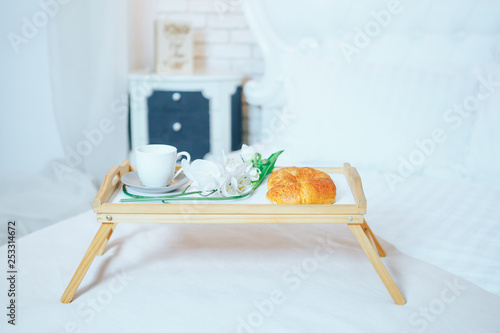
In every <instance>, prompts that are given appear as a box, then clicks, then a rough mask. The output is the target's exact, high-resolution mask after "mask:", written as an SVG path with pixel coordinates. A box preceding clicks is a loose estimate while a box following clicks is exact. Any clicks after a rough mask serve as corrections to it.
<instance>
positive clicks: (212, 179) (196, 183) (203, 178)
mask: <svg viewBox="0 0 500 333" xmlns="http://www.w3.org/2000/svg"><path fill="white" fill-rule="evenodd" d="M181 166H182V171H184V173H185V174H186V176H187V177H188V178H189V179H191V180H192V181H193V183H192V184H191V186H193V187H196V188H198V189H199V190H201V191H203V192H209V191H213V190H215V189H219V187H220V186H221V185H222V183H224V181H225V180H226V178H225V177H224V176H223V175H222V172H221V171H222V170H221V168H220V166H219V165H217V164H216V163H214V162H210V161H206V160H195V161H193V163H191V165H189V163H188V162H187V161H186V160H182V161H181Z"/></svg>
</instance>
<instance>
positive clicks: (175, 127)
mask: <svg viewBox="0 0 500 333" xmlns="http://www.w3.org/2000/svg"><path fill="white" fill-rule="evenodd" d="M181 128H182V125H181V123H174V124H173V125H172V129H173V130H174V132H179V131H180V130H181Z"/></svg>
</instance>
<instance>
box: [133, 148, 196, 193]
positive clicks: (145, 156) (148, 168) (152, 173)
mask: <svg viewBox="0 0 500 333" xmlns="http://www.w3.org/2000/svg"><path fill="white" fill-rule="evenodd" d="M181 156H186V158H187V161H188V162H190V161H191V155H189V153H187V152H185V151H183V152H180V153H178V154H177V148H175V147H174V146H169V145H145V146H141V147H137V148H136V149H135V158H136V161H137V173H138V174H139V178H140V179H141V182H142V183H143V184H144V185H145V186H148V187H161V186H166V185H168V184H170V182H171V181H172V179H174V178H175V177H177V176H178V175H179V174H180V173H181V171H182V169H181V168H180V169H179V170H178V171H177V172H176V173H175V174H174V172H175V164H176V162H177V160H178V159H179V157H181Z"/></svg>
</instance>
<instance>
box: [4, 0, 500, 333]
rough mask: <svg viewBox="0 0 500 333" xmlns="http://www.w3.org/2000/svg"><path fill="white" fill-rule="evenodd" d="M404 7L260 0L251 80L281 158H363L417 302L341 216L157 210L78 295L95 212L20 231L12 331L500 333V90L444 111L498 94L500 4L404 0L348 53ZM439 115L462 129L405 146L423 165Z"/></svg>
mask: <svg viewBox="0 0 500 333" xmlns="http://www.w3.org/2000/svg"><path fill="white" fill-rule="evenodd" d="M393 3H394V2H384V1H361V0H356V1H351V2H341V1H323V0H321V1H320V0H312V1H308V2H303V3H302V2H289V1H284V0H279V1H278V0H273V1H263V0H262V1H257V0H255V1H251V2H250V1H247V2H245V3H244V8H245V15H246V16H247V19H248V22H249V25H250V28H251V29H252V31H253V32H254V34H255V37H256V39H257V41H258V42H259V45H260V46H261V49H262V53H263V55H264V59H265V62H266V73H265V75H264V77H263V79H262V80H261V81H251V82H250V83H248V84H247V86H246V88H245V93H246V98H247V100H248V101H249V103H251V104H253V105H260V106H261V107H262V109H263V111H262V113H263V115H264V116H265V119H264V122H263V124H264V125H263V127H264V130H266V129H267V130H268V131H267V135H265V136H263V140H262V142H261V144H260V145H257V148H258V149H260V150H262V151H263V152H265V153H268V152H271V151H274V150H277V149H281V148H285V154H284V155H283V156H282V157H280V159H279V164H281V165H287V164H290V163H294V164H303V165H305V164H307V165H323V166H340V165H341V164H342V163H343V162H350V163H351V164H352V165H353V166H356V167H358V170H359V171H360V174H361V178H362V180H363V187H364V190H365V193H366V197H367V201H368V214H367V215H366V219H367V221H368V223H369V224H370V226H371V228H372V230H373V231H374V233H375V234H376V235H377V237H378V238H379V240H380V241H381V243H382V246H383V247H384V249H385V250H386V252H387V256H386V257H385V258H384V259H383V262H384V264H385V265H386V267H387V269H388V270H389V272H390V274H391V275H392V277H393V278H394V281H395V282H396V284H397V285H398V287H399V288H400V290H401V292H402V293H403V295H404V296H405V298H406V300H407V303H406V304H405V305H403V306H399V305H395V304H394V302H393V301H392V299H391V297H390V296H389V294H388V293H387V290H386V289H385V287H384V286H383V284H382V283H381V281H380V279H379V278H378V276H377V275H376V273H375V271H374V270H373V268H372V266H371V265H370V263H369V261H368V260H367V259H366V257H365V255H364V253H363V252H362V250H361V249H360V248H359V246H358V244H357V243H356V241H355V238H354V237H353V235H352V233H351V232H350V231H349V229H348V228H346V227H345V226H342V225H156V224H146V225H136V224H120V225H119V226H118V227H117V229H116V231H115V232H114V234H113V237H112V238H111V240H110V243H109V245H108V249H107V251H106V252H105V253H104V255H103V256H102V257H98V258H97V259H96V260H95V261H94V263H93V265H92V266H91V268H90V270H89V272H88V273H87V275H86V277H85V279H84V280H83V283H82V285H81V286H80V289H79V291H78V292H77V294H76V298H75V299H74V301H73V302H72V303H70V304H62V303H61V302H60V300H59V298H60V296H61V295H62V293H63V291H64V289H65V287H66V285H67V283H68V282H69V279H70V278H71V276H72V274H73V273H74V270H75V269H76V265H77V264H78V262H79V261H80V260H81V258H82V256H83V254H84V252H85V249H86V248H87V247H88V245H89V243H90V241H91V239H92V237H93V236H94V234H95V232H96V230H97V228H98V224H97V222H96V221H95V216H94V214H93V213H92V212H91V211H88V212H86V213H84V214H81V215H78V216H75V217H73V218H70V219H68V220H65V221H62V222H60V223H58V224H56V225H53V226H51V227H49V228H46V229H43V230H40V231H37V232H35V233H33V234H30V235H28V236H26V237H23V238H22V239H20V240H19V242H18V248H19V253H20V256H19V281H18V288H19V297H18V304H19V308H18V315H19V317H18V320H19V321H18V326H17V327H16V328H15V329H13V328H12V327H11V326H8V325H7V324H6V323H5V320H2V324H1V325H3V326H2V327H5V328H7V329H8V331H13V332H15V331H19V332H31V331H35V330H36V331H37V332H110V331H111V332H137V331H145V332H159V331H160V332H163V331H168V332H218V333H219V332H239V333H243V332H244V333H253V332H273V333H277V332H331V331H339V332H498V330H499V329H500V317H499V316H498V313H499V312H500V245H499V244H500V243H499V241H498V239H499V237H500V220H499V216H500V215H499V213H500V208H499V205H498V202H499V200H500V178H499V175H500V173H499V172H498V171H500V170H499V168H498V165H499V162H500V161H499V158H498V155H497V154H495V149H496V148H495V147H498V145H499V144H500V135H499V134H498V131H497V129H498V126H499V125H500V112H498V110H499V109H500V93H499V91H498V90H496V86H495V84H492V85H490V86H489V88H491V89H492V91H491V92H490V93H491V94H490V95H489V96H488V98H487V99H486V100H484V101H483V100H482V101H481V103H480V104H479V105H478V107H477V108H475V109H474V110H473V111H471V112H468V113H467V117H465V116H462V117H461V118H460V121H461V122H460V125H458V126H456V127H454V125H456V124H458V120H457V118H454V119H455V120H453V121H447V120H446V117H445V116H443V115H444V114H445V113H446V112H448V110H449V109H452V110H453V105H454V104H456V103H465V101H466V100H467V98H468V97H469V96H476V95H475V94H477V93H478V92H482V93H485V92H486V91H487V88H488V87H486V86H485V85H484V84H483V83H482V82H481V80H480V79H478V77H481V78H486V79H487V80H488V78H489V75H490V74H491V75H493V76H492V77H491V80H493V82H496V81H495V80H496V79H495V77H496V76H495V75H496V73H498V72H497V70H498V63H499V59H500V56H499V55H498V51H499V49H498V40H499V31H500V21H499V20H498V19H497V18H498V17H499V16H500V3H497V2H492V1H486V0H481V1H472V0H470V1H454V2H449V1H419V2H414V1H412V2H410V1H401V2H400V3H399V6H400V7H401V8H403V9H402V10H400V11H398V10H396V11H395V12H397V14H393V15H392V20H391V23H389V24H388V25H387V26H384V27H383V29H382V30H381V32H380V34H378V35H377V36H375V37H373V38H372V40H371V42H370V45H369V46H367V47H365V48H360V52H359V53H356V54H355V55H353V58H352V59H351V61H350V62H347V58H346V57H345V56H344V54H343V53H342V51H339V50H340V48H339V45H340V43H342V42H345V43H354V41H353V39H352V38H355V36H356V29H357V27H360V28H361V29H363V28H364V27H365V25H366V24H367V23H369V22H371V21H373V20H375V19H374V17H373V15H372V14H371V12H372V11H374V12H377V13H380V11H381V10H389V7H388V6H392V7H390V8H392V9H394V5H389V4H393ZM400 7H398V8H400ZM498 81H500V80H498ZM485 89H486V90H485ZM283 109H284V110H285V111H284V112H285V113H284V116H283ZM447 114H448V116H455V117H456V116H459V115H460V114H458V113H447ZM464 114H465V113H464ZM286 120H289V121H288V122H287V121H286ZM436 129H442V130H443V131H444V133H445V134H446V136H447V139H446V140H444V141H443V140H442V142H436V141H435V149H434V150H433V151H432V152H431V153H429V154H425V152H424V159H423V161H422V163H420V162H419V163H418V165H417V166H414V167H413V168H412V167H411V166H410V167H409V168H408V166H407V165H406V167H407V168H406V169H405V167H404V165H405V164H404V162H401V161H402V160H401V158H400V156H402V158H403V159H406V160H407V161H409V160H410V159H411V158H412V156H413V158H412V160H413V161H414V162H415V161H417V157H418V156H417V155H419V154H418V153H415V151H417V150H419V149H420V151H423V149H422V148H421V147H420V146H419V145H418V144H416V143H415V141H418V142H419V143H422V142H428V141H425V140H427V139H429V138H431V139H433V140H434V139H435V138H437V139H438V141H439V137H440V136H439V135H433V133H434V131H435V130H436ZM264 132H266V131H264ZM438 134H439V133H438ZM441 134H442V133H441ZM441 136H442V135H441ZM429 149H430V148H429ZM412 154H413V155H412ZM419 156H420V155H419ZM117 163H118V161H117ZM402 165H403V166H402ZM413 169H414V170H413ZM398 177H399V178H398ZM1 249H2V251H1V253H5V251H6V248H5V247H2V248H1ZM318 253H321V255H320V256H318ZM300 267H302V268H300ZM299 268H300V270H301V271H300V272H297V269H299ZM4 287H5V280H4V281H3V282H2V285H1V288H2V290H4V289H5V288H4ZM3 297H5V296H3Z"/></svg>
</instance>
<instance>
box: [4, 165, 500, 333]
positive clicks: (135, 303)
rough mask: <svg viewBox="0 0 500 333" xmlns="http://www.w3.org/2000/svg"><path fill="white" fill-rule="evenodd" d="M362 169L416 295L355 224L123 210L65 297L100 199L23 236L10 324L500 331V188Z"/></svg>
mask: <svg viewBox="0 0 500 333" xmlns="http://www.w3.org/2000/svg"><path fill="white" fill-rule="evenodd" d="M362 178H363V180H364V187H365V191H366V193H367V197H368V209H369V214H368V216H367V221H368V223H369V224H370V226H371V227H372V229H373V231H374V232H375V234H376V235H377V236H378V237H379V240H380V241H381V243H382V246H384V248H385V249H386V252H387V257H386V258H384V259H383V261H384V263H385V265H386V266H387V268H388V270H389V272H390V273H391V275H392V277H393V278H394V280H395V282H396V283H397V285H398V286H399V288H400V289H401V291H402V293H403V295H404V296H405V297H406V299H407V304H406V305H404V306H398V305H395V304H394V303H393V301H392V299H391V297H390V296H389V294H388V292H387V290H386V289H385V287H384V286H383V285H382V283H381V281H380V279H379V278H378V276H377V275H376V273H375V271H374V270H373V268H372V266H371V265H370V263H369V261H368V259H367V258H366V257H365V255H364V253H363V252H362V250H361V249H360V248H359V245H358V244H357V242H356V240H355V239H354V236H353V235H352V234H351V233H350V231H349V230H348V228H347V227H346V226H344V225H161V224H143V225H138V224H120V225H118V227H117V228H116V231H115V233H114V235H113V237H112V239H111V241H110V243H109V245H108V249H107V251H106V252H105V253H104V255H103V256H102V257H97V258H96V259H95V261H94V263H93V264H92V266H91V268H90V270H89V272H88V273H87V276H86V277H85V279H84V280H83V283H82V285H81V286H80V288H79V291H78V292H77V294H76V298H75V300H74V301H73V302H72V303H71V304H62V303H60V300H59V299H60V296H61V295H62V293H63V291H64V289H65V288H66V285H67V284H68V282H69V280H70V278H71V276H72V274H73V273H74V271H75V269H76V267H77V265H78V263H79V262H80V260H81V258H82V257H83V254H84V253H85V251H86V249H87V247H88V245H89V243H90V241H91V239H92V238H93V236H94V234H95V232H96V231H97V228H98V224H97V223H96V221H95V216H94V214H93V213H91V212H90V211H89V212H87V213H85V214H82V215H79V216H75V217H73V218H71V219H69V220H66V221H63V222H61V223H58V224H55V225H53V226H51V227H49V228H46V229H43V230H40V231H37V232H35V233H33V234H30V235H28V236H26V237H23V238H22V239H20V240H19V242H18V249H19V281H18V289H19V298H18V325H17V326H16V329H12V327H10V325H7V324H6V320H5V319H4V320H2V323H1V325H2V326H1V327H3V328H6V330H4V329H3V328H2V332H3V331H7V332H11V331H12V332H16V331H18V332H33V331H37V332H138V331H142V332H164V331H165V332H166V331H168V332H218V333H219V332H245V333H247V332H273V333H276V332H332V331H338V332H424V331H425V332H473V331H474V332H498V329H499V327H500V318H499V317H498V313H499V310H500V297H499V296H497V295H495V294H493V293H492V292H488V291H486V290H485V289H489V290H491V291H496V292H497V291H498V289H499V282H498V278H497V277H498V276H499V274H498V273H499V262H498V261H499V259H498V258H499V256H498V245H496V244H498V243H495V242H496V240H497V239H498V237H497V236H498V228H499V223H498V220H497V221H495V220H494V219H495V217H494V212H495V211H498V208H496V206H495V200H494V196H495V194H498V192H497V191H496V190H495V189H494V188H489V187H488V186H483V185H479V184H468V183H464V184H456V183H447V182H444V181H436V180H430V179H424V178H415V179H408V180H407V182H406V183H405V184H401V187H399V188H398V189H397V191H396V192H395V193H391V192H390V191H389V190H388V189H386V188H387V186H386V184H385V183H384V181H383V178H381V177H380V175H376V174H368V173H362ZM417 190H418V191H417ZM488 191H489V192H488ZM467 197H468V199H467ZM488 218H490V219H491V220H488ZM0 249H1V250H0V255H1V256H2V257H5V254H6V248H5V246H4V247H2V248H0ZM495 251H496V252H495ZM424 260H425V261H424ZM436 265H440V266H441V268H439V267H437V266H436ZM294 267H302V268H300V270H301V273H294V272H293V270H294ZM301 276H302V277H301ZM464 278H465V279H464ZM472 282H474V283H472ZM478 285H479V286H478ZM0 288H1V290H5V288H6V285H5V280H4V279H2V283H1V286H0ZM483 288H484V289H483ZM2 294H3V296H2V297H3V298H5V297H6V296H5V294H4V293H2ZM273 296H274V298H277V302H276V303H274V304H273V305H272V306H271V303H270V301H269V300H270V299H272V298H273ZM278 296H279V297H278ZM2 303H5V302H2ZM271 309H272V310H271Z"/></svg>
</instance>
